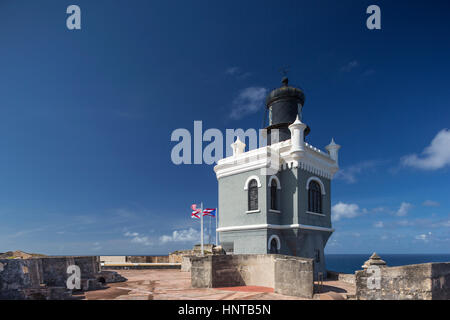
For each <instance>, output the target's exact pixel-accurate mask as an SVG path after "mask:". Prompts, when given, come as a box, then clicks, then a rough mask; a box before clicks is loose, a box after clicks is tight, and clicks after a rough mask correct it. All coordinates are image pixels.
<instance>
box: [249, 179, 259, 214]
mask: <svg viewBox="0 0 450 320" xmlns="http://www.w3.org/2000/svg"><path fill="white" fill-rule="evenodd" d="M255 210H258V182H257V181H256V180H255V179H253V180H251V181H250V182H249V184H248V211H255Z"/></svg>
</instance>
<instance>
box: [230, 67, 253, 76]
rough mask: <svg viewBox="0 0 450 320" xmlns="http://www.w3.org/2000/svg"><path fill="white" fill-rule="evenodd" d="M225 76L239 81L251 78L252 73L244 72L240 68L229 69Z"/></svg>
mask: <svg viewBox="0 0 450 320" xmlns="http://www.w3.org/2000/svg"><path fill="white" fill-rule="evenodd" d="M225 74H227V75H230V76H234V77H237V78H239V79H244V78H247V77H249V76H251V73H250V72H244V71H242V69H241V68H239V67H229V68H227V69H226V70H225Z"/></svg>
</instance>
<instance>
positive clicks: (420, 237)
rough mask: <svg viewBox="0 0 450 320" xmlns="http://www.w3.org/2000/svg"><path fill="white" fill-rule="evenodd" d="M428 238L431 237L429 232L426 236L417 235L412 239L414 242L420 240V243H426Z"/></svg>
mask: <svg viewBox="0 0 450 320" xmlns="http://www.w3.org/2000/svg"><path fill="white" fill-rule="evenodd" d="M430 236H431V232H428V234H425V233H423V234H419V235H417V236H415V237H414V238H415V239H416V240H422V241H425V242H427V241H428V240H429V239H430Z"/></svg>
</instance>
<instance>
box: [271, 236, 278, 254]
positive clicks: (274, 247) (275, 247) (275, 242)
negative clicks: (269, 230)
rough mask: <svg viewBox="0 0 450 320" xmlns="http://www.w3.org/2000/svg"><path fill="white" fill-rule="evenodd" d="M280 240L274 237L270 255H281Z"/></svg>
mask: <svg viewBox="0 0 450 320" xmlns="http://www.w3.org/2000/svg"><path fill="white" fill-rule="evenodd" d="M278 241H279V240H278V239H277V238H276V237H275V236H272V239H271V240H270V242H269V253H271V254H278V253H280V244H279V243H278Z"/></svg>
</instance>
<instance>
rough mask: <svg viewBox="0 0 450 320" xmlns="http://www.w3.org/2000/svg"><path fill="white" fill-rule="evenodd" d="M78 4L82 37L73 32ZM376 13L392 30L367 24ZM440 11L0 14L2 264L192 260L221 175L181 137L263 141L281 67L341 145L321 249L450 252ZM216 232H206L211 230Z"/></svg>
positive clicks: (400, 4) (215, 8) (323, 7)
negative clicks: (5, 255)
mask: <svg viewBox="0 0 450 320" xmlns="http://www.w3.org/2000/svg"><path fill="white" fill-rule="evenodd" d="M71 4H77V5H79V6H80V8H81V12H82V29H81V30H79V31H69V30H68V29H67V28H66V18H67V14H66V8H67V7H68V6H69V5H71ZM371 4H378V5H379V6H380V8H381V14H382V30H377V31H370V30H368V29H367V28H366V18H367V16H368V15H367V14H366V13H365V11H366V8H367V7H368V6H369V5H371ZM449 12H450V5H449V4H448V1H433V2H432V3H430V2H427V1H415V2H413V3H411V2H410V1H395V3H394V1H376V2H373V1H370V2H369V1H339V2H337V1H285V2H283V5H281V4H280V3H279V2H277V1H226V2H223V1H222V2H211V1H164V2H163V1H158V2H157V1H124V0H123V1H106V0H96V1H85V0H76V1H63V0H58V1H48V0H41V1H22V0H2V1H0V41H1V46H0V49H1V50H0V252H2V251H6V250H15V249H20V250H24V251H31V252H41V253H47V254H163V253H167V252H170V251H172V250H176V249H183V248H190V247H192V244H193V243H194V242H196V241H195V239H196V237H197V236H198V234H197V232H198V230H199V226H198V223H197V222H196V221H193V219H190V217H189V214H190V213H189V206H190V204H191V203H193V202H197V203H199V202H200V201H203V202H204V203H205V205H206V206H208V207H215V206H216V205H217V181H216V178H215V174H214V172H213V166H212V165H206V164H202V165H180V166H176V165H174V164H173V163H172V162H171V159H170V152H171V149H172V147H173V146H174V145H175V143H174V142H171V141H170V136H171V133H172V131H173V130H175V129H177V128H186V129H189V130H193V122H194V120H202V121H203V128H204V130H205V129H207V128H218V129H220V130H222V131H225V129H226V128H244V129H247V128H257V129H258V128H260V126H261V123H262V117H263V104H262V101H261V96H263V95H262V94H261V92H267V90H271V89H272V88H274V87H277V86H279V83H280V78H281V76H280V74H279V73H278V69H279V68H280V67H283V66H286V65H289V66H290V72H289V78H290V80H291V83H293V84H295V85H298V86H301V87H302V88H303V89H304V91H305V94H306V103H305V107H304V113H303V116H304V118H303V120H304V122H306V123H307V124H308V125H309V126H310V127H311V129H312V131H311V134H310V135H309V136H308V140H307V141H308V142H309V143H311V144H313V145H314V146H316V147H319V148H322V149H323V148H324V146H325V145H327V144H328V143H329V141H330V139H331V137H334V138H335V140H336V142H337V143H339V144H340V145H342V149H341V151H340V166H341V169H342V170H341V172H340V173H339V174H338V175H337V176H336V179H335V180H333V185H332V188H333V189H332V204H333V220H334V227H335V229H336V231H335V233H334V234H333V236H332V237H331V239H330V241H329V243H328V246H327V249H326V251H327V252H328V253H370V252H372V251H377V252H385V253H450V232H449V230H450V199H449V197H448V194H449V185H450V179H449V178H450V171H449V167H450V154H449V153H450V151H449V150H450V132H449V131H448V129H449V128H450V108H449V106H450V91H449V74H450V60H449V56H450V42H449V41H448V35H449V31H450V23H449V20H448V13H449ZM213 224H214V223H213Z"/></svg>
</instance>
